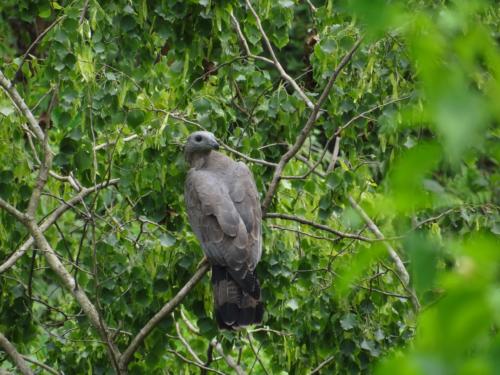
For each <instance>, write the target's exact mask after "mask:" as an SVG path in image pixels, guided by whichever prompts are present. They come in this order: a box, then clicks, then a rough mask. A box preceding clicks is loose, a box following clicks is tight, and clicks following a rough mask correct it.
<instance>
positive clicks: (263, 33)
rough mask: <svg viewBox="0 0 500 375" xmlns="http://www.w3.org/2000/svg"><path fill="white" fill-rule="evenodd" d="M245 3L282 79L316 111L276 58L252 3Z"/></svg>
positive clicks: (247, 0) (246, 0)
mask: <svg viewBox="0 0 500 375" xmlns="http://www.w3.org/2000/svg"><path fill="white" fill-rule="evenodd" d="M245 2H246V4H247V7H248V8H249V9H250V11H251V12H252V14H253V16H254V17H255V21H256V22H257V27H258V28H259V30H260V33H261V34H262V38H263V39H264V44H265V45H266V47H267V50H268V51H269V54H270V55H271V58H272V60H273V61H272V63H273V65H274V66H275V67H276V69H277V70H278V72H279V73H280V75H281V77H283V79H285V80H286V81H288V82H289V83H290V85H292V87H293V88H294V90H295V91H296V92H297V94H299V96H300V97H301V98H302V99H303V100H304V102H305V103H306V105H307V106H308V107H309V108H310V109H312V110H314V107H315V106H314V104H313V102H312V101H311V100H310V99H309V98H308V97H307V95H306V94H305V93H304V91H302V89H301V88H300V86H299V85H298V84H297V82H295V80H294V79H293V78H292V77H290V76H289V75H288V73H287V72H286V71H285V69H283V66H282V65H281V64H280V62H279V60H278V58H277V57H276V54H275V53H274V50H273V46H272V45H271V42H270V41H269V38H268V37H267V34H266V32H265V31H264V28H263V27H262V23H261V21H260V18H259V15H258V14H257V12H256V11H255V9H254V8H253V6H252V3H251V2H250V1H249V0H245ZM240 32H241V30H240ZM246 48H248V45H247V46H246Z"/></svg>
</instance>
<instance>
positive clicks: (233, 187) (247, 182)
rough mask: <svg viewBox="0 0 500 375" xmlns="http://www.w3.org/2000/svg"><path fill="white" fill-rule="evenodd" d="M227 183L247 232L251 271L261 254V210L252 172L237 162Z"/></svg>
mask: <svg viewBox="0 0 500 375" xmlns="http://www.w3.org/2000/svg"><path fill="white" fill-rule="evenodd" d="M229 185H230V186H229V195H230V196H231V200H232V201H233V203H234V206H235V207H236V210H237V211H238V213H239V215H240V217H241V219H242V220H243V223H244V224H245V228H246V230H247V233H248V245H247V247H248V252H249V263H248V267H249V269H251V270H252V271H253V270H254V269H255V266H256V265H257V263H258V262H259V260H260V257H261V255H262V235H261V221H262V211H261V208H260V201H259V194H258V192H257V187H256V185H255V181H254V179H253V176H252V173H251V172H250V170H249V169H248V167H247V166H246V165H245V164H244V163H242V162H239V163H237V165H236V168H235V173H234V175H233V178H232V179H231V182H230V183H229Z"/></svg>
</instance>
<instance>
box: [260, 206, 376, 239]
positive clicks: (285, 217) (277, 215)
mask: <svg viewBox="0 0 500 375" xmlns="http://www.w3.org/2000/svg"><path fill="white" fill-rule="evenodd" d="M264 217H265V218H267V219H283V220H291V221H296V222H298V223H301V224H306V225H309V226H311V227H314V228H318V229H321V230H323V231H325V232H329V233H333V234H335V235H337V236H339V237H342V238H352V239H355V240H360V241H366V242H373V241H374V240H373V239H371V238H368V237H364V236H361V235H358V234H353V233H347V232H342V231H339V230H337V229H333V228H330V227H328V226H326V225H323V224H319V223H316V222H314V221H310V220H307V219H304V218H302V217H298V216H294V215H288V214H280V213H275V212H272V213H267V214H265V216H264Z"/></svg>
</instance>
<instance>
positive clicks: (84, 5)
mask: <svg viewBox="0 0 500 375" xmlns="http://www.w3.org/2000/svg"><path fill="white" fill-rule="evenodd" d="M88 6H89V0H85V3H84V4H83V8H82V11H81V13H80V21H79V22H78V23H79V24H80V25H81V24H82V23H83V20H84V19H85V13H87V8H88Z"/></svg>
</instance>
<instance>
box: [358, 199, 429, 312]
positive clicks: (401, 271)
mask: <svg viewBox="0 0 500 375" xmlns="http://www.w3.org/2000/svg"><path fill="white" fill-rule="evenodd" d="M348 199H349V203H350V204H351V206H352V208H354V210H355V211H356V212H357V213H358V214H359V215H360V216H361V218H362V219H363V220H364V221H365V223H366V224H367V225H368V228H369V229H370V231H372V233H373V234H374V235H375V237H377V238H378V239H379V240H382V241H384V246H385V248H386V249H387V252H388V253H389V256H390V257H391V259H392V261H393V262H394V265H395V267H396V271H397V273H398V275H399V277H400V278H401V281H402V282H403V285H404V286H405V287H406V288H407V290H408V291H410V293H411V302H412V304H413V307H414V308H415V310H416V311H418V310H419V309H420V302H419V301H418V298H417V296H416V294H415V292H414V291H413V290H412V289H411V286H410V275H409V274H408V271H407V270H406V267H405V265H404V263H403V261H402V260H401V258H400V257H399V255H398V253H397V252H396V250H394V248H393V247H392V246H391V244H390V243H388V242H387V241H386V240H385V238H384V235H383V234H382V232H381V231H380V229H378V227H377V225H376V224H375V223H374V222H373V220H372V219H370V217H369V216H368V215H367V214H366V212H365V211H364V210H363V209H362V208H361V206H360V205H359V204H357V203H356V201H355V200H354V198H353V197H351V196H349V197H348Z"/></svg>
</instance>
